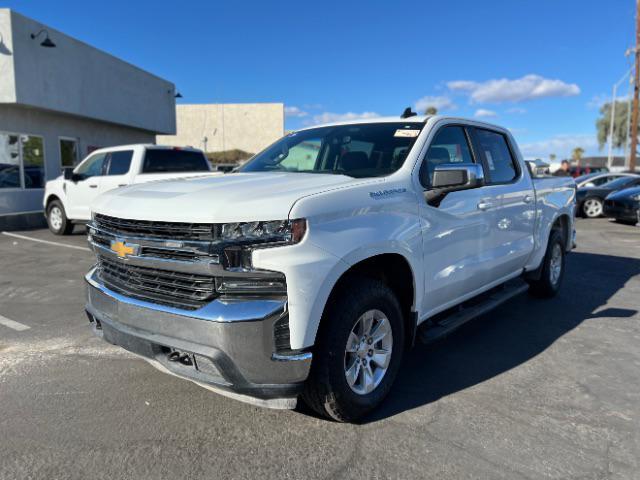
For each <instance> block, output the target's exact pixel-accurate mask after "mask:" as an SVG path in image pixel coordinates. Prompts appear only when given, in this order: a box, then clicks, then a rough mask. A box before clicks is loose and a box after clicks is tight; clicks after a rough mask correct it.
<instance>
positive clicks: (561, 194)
mask: <svg viewBox="0 0 640 480" xmlns="http://www.w3.org/2000/svg"><path fill="white" fill-rule="evenodd" d="M533 185H534V188H535V191H536V225H535V232H534V241H535V248H534V251H533V254H532V255H531V258H530V259H529V261H528V262H527V265H526V267H525V269H526V270H535V269H536V268H538V266H539V265H540V262H542V259H543V258H544V254H545V252H546V249H547V242H548V240H549V234H550V233H551V227H552V226H553V224H554V223H555V221H556V220H557V219H558V218H559V217H560V216H562V215H566V217H567V220H568V224H567V226H568V235H567V243H566V245H565V249H566V250H567V251H569V250H570V249H571V248H572V238H573V230H574V218H575V215H574V211H575V199H576V189H575V182H574V181H573V178H570V177H537V178H534V180H533Z"/></svg>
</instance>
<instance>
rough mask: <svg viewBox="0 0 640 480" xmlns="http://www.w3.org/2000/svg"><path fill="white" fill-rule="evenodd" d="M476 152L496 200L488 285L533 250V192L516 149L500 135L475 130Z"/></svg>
mask: <svg viewBox="0 0 640 480" xmlns="http://www.w3.org/2000/svg"><path fill="white" fill-rule="evenodd" d="M474 139H475V146H476V151H478V153H479V155H480V157H481V158H482V161H483V163H484V165H485V172H487V174H488V175H487V182H488V185H487V186H486V187H485V188H487V189H488V190H490V191H491V192H492V194H493V197H494V198H495V199H496V208H495V209H494V212H493V217H492V219H491V234H490V236H491V240H490V245H489V246H488V248H487V251H486V252H485V255H486V262H485V266H486V268H487V271H486V272H485V277H486V278H487V282H490V281H495V280H497V279H500V278H503V277H506V276H508V275H511V274H513V273H515V272H517V271H518V270H520V269H522V268H523V267H524V265H525V264H526V261H527V258H528V257H529V256H530V255H531V252H532V251H533V248H534V243H533V242H534V239H533V234H534V229H535V218H536V212H535V192H534V190H533V181H532V180H531V177H530V176H529V174H528V173H527V172H526V171H522V170H521V168H520V167H519V165H520V164H519V162H518V161H517V158H516V154H515V153H514V152H515V150H514V149H513V148H511V146H510V144H509V140H508V138H507V136H506V135H504V134H503V133H501V132H497V131H492V130H485V129H480V128H476V129H474Z"/></svg>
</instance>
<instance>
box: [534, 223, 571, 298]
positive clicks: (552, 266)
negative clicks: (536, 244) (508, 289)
mask: <svg viewBox="0 0 640 480" xmlns="http://www.w3.org/2000/svg"><path fill="white" fill-rule="evenodd" d="M564 260H565V248H564V240H563V236H562V233H561V232H559V231H558V230H553V231H552V232H551V235H550V236H549V243H548V244H547V251H546V253H545V255H544V259H543V260H542V262H543V264H542V272H541V274H540V278H538V279H537V280H528V282H529V292H531V294H532V295H534V296H536V297H541V298H551V297H554V296H555V295H557V293H558V291H559V290H560V285H561V284H562V278H563V277H564V263H565V262H564Z"/></svg>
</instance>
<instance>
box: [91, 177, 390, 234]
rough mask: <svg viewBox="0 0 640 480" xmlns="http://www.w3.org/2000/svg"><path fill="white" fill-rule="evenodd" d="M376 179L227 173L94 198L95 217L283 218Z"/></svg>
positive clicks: (186, 219)
mask: <svg viewBox="0 0 640 480" xmlns="http://www.w3.org/2000/svg"><path fill="white" fill-rule="evenodd" d="M372 180H378V181H379V180H380V179H361V178H351V177H347V176H344V175H330V174H315V173H271V172H269V173H258V172H256V173H233V174H227V175H222V176H216V177H210V176H208V177H198V178H189V179H176V180H163V181H158V182H150V183H141V184H136V185H131V186H129V187H124V188H118V189H115V190H111V191H109V192H106V193H104V194H102V195H100V196H99V197H98V198H97V199H96V200H95V202H94V203H93V204H92V206H91V210H92V211H93V212H96V213H102V214H104V215H110V216H113V217H120V218H129V219H133V220H158V221H166V222H194V223H224V222H246V221H253V220H280V219H285V218H288V216H289V211H290V210H291V207H292V206H293V204H294V203H295V202H296V201H297V200H298V199H300V198H302V197H305V196H308V195H313V194H316V193H320V192H323V191H326V190H331V189H334V188H340V187H344V186H350V185H357V184H361V183H363V182H370V181H372Z"/></svg>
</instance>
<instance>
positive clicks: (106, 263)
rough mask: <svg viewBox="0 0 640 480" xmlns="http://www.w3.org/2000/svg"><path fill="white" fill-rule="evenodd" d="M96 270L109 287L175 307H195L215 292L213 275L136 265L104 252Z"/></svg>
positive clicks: (206, 300) (203, 302) (210, 297)
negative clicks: (104, 254) (108, 255)
mask: <svg viewBox="0 0 640 480" xmlns="http://www.w3.org/2000/svg"><path fill="white" fill-rule="evenodd" d="M98 272H99V275H100V277H101V278H102V281H103V282H104V283H105V285H106V286H107V287H108V288H111V289H112V290H115V291H117V292H120V293H123V294H125V295H128V296H132V297H134V298H138V299H141V300H146V301H153V302H155V303H161V304H163V305H169V306H173V307H177V308H188V309H197V308H200V307H201V306H203V305H204V304H205V303H206V302H208V301H210V300H212V299H213V298H214V297H215V295H216V293H215V279H214V277H209V276H205V275H195V274H190V273H181V272H173V271H168V270H160V269H156V268H148V267H139V266H136V265H130V264H127V263H125V262H120V261H118V260H112V259H110V258H107V257H105V256H103V255H100V256H98Z"/></svg>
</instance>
